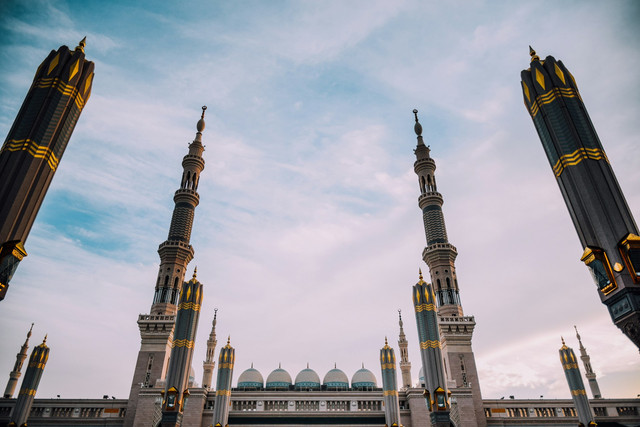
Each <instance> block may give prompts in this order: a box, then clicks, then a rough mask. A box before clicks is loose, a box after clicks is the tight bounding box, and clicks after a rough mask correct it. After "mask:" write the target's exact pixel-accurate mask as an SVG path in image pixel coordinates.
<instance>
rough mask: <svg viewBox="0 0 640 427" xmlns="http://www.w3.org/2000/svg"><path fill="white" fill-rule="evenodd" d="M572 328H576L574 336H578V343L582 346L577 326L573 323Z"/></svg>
mask: <svg viewBox="0 0 640 427" xmlns="http://www.w3.org/2000/svg"><path fill="white" fill-rule="evenodd" d="M573 328H574V329H575V330H576V338H578V342H579V343H580V346H582V340H581V339H580V334H579V333H578V327H577V326H576V325H573Z"/></svg>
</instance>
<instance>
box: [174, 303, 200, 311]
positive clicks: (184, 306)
mask: <svg viewBox="0 0 640 427" xmlns="http://www.w3.org/2000/svg"><path fill="white" fill-rule="evenodd" d="M178 310H193V311H200V304H196V303H194V302H182V303H180V305H178Z"/></svg>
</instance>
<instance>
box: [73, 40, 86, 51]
mask: <svg viewBox="0 0 640 427" xmlns="http://www.w3.org/2000/svg"><path fill="white" fill-rule="evenodd" d="M86 45H87V36H84V38H83V39H82V40H80V43H78V46H76V48H75V50H79V51H81V52H82V53H84V47H85V46H86Z"/></svg>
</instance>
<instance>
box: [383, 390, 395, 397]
mask: <svg viewBox="0 0 640 427" xmlns="http://www.w3.org/2000/svg"><path fill="white" fill-rule="evenodd" d="M382 395H383V396H397V395H398V392H397V391H396V390H385V391H384V392H383V393H382Z"/></svg>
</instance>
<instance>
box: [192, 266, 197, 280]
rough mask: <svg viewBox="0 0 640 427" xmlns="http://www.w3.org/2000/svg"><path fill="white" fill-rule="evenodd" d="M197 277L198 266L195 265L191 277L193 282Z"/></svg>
mask: <svg viewBox="0 0 640 427" xmlns="http://www.w3.org/2000/svg"><path fill="white" fill-rule="evenodd" d="M197 275H198V266H197V265H196V268H194V269H193V277H192V279H193V280H195V279H196V276H197Z"/></svg>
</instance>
